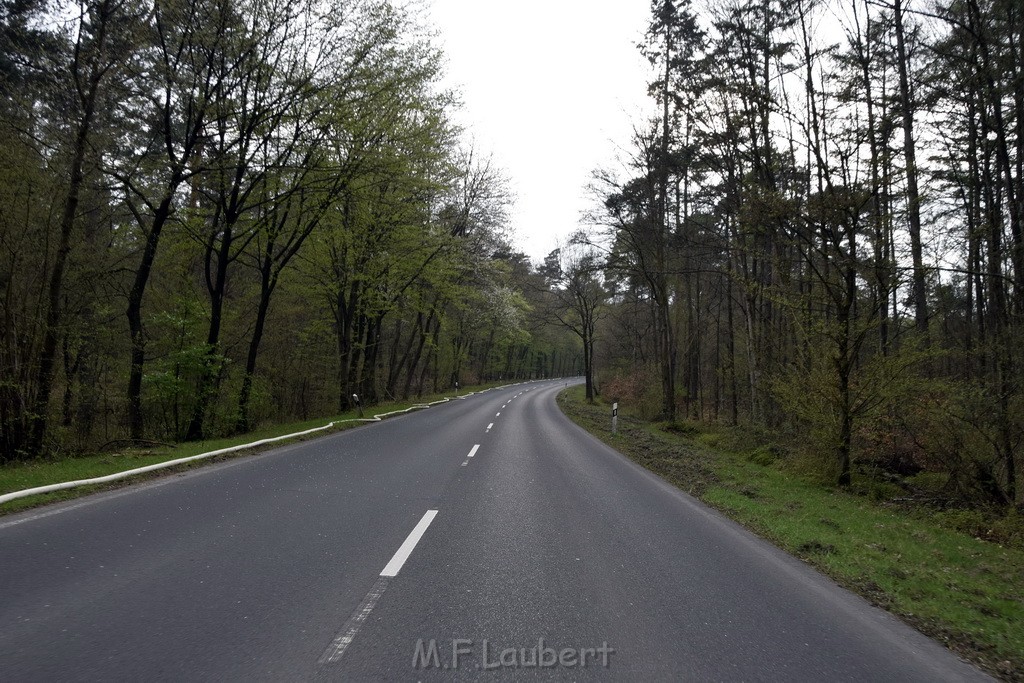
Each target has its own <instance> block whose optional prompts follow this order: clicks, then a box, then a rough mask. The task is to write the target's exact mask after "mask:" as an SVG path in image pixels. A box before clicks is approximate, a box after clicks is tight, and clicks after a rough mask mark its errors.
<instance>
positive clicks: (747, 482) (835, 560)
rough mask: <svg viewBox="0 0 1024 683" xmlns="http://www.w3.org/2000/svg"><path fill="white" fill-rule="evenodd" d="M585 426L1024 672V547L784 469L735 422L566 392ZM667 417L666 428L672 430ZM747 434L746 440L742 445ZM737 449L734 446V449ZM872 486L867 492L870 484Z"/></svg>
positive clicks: (969, 648) (974, 654)
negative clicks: (633, 410)
mask: <svg viewBox="0 0 1024 683" xmlns="http://www.w3.org/2000/svg"><path fill="white" fill-rule="evenodd" d="M559 404H560V405H561V406H562V409H563V411H565V413H566V414H567V415H568V416H569V417H570V418H572V419H573V420H574V421H576V422H577V423H579V424H580V425H581V426H582V427H584V428H585V429H587V430H588V431H590V432H591V433H593V434H594V435H595V436H597V437H599V438H601V439H602V440H604V441H605V442H607V443H609V444H610V445H612V446H613V447H615V448H617V449H618V450H620V451H621V452H623V453H624V454H625V455H627V456H629V457H630V458H632V459H634V460H636V461H637V462H638V463H640V464H641V465H643V466H644V467H647V468H648V469H650V470H651V471H653V472H655V473H656V474H658V475H660V476H662V477H664V478H665V479H667V480H668V481H670V482H671V483H673V484H674V485H676V486H678V487H679V488H681V489H683V490H685V491H689V492H690V493H692V494H693V495H695V496H697V497H698V498H700V499H701V500H703V501H704V502H705V503H707V504H709V505H711V506H713V507H715V508H717V509H719V510H721V511H722V512H723V513H725V514H726V515H728V516H729V517H731V518H733V519H735V520H736V521H738V522H740V523H741V524H743V525H744V526H746V527H748V528H749V529H751V530H752V531H754V532H756V533H757V534H759V535H761V536H763V537H764V538H767V539H768V540H770V541H772V542H773V543H775V544H776V545H778V546H779V547H780V548H782V549H784V550H786V551H788V552H790V553H792V554H794V555H796V556H798V557H800V558H801V559H803V560H805V561H806V562H808V563H809V564H811V565H813V566H815V567H817V568H818V569H820V570H821V571H822V572H824V573H826V574H828V575H829V576H831V577H832V578H833V579H835V580H836V581H837V582H838V583H840V584H842V585H844V586H846V587H847V588H849V589H851V590H853V591H855V592H857V593H859V594H861V595H862V596H864V597H865V598H867V599H868V600H870V601H871V602H873V603H874V604H876V605H878V606H880V607H883V608H885V609H887V610H889V611H890V612H892V613H893V614H896V615H897V616H899V617H901V618H902V619H903V620H904V621H906V622H908V623H910V624H912V625H913V626H915V627H916V628H918V629H919V630H921V631H922V632H924V633H926V634H928V635H930V636H932V637H934V638H936V639H937V640H939V641H941V642H943V643H944V644H946V645H947V646H948V647H949V648H950V649H951V650H953V651H955V652H957V653H958V654H960V655H961V656H963V657H965V658H967V659H970V660H971V661H974V662H975V663H977V664H978V665H979V666H981V667H983V668H984V669H986V670H987V671H988V672H989V673H992V674H993V675H996V676H998V677H1000V678H1002V679H1004V680H1012V681H1022V680H1024V548H1021V547H1020V546H1019V545H1016V544H1015V545H1014V546H1013V547H1006V546H1002V545H999V544H997V543H993V542H989V541H986V540H982V539H980V538H978V537H977V536H974V535H970V534H968V533H964V532H962V531H958V530H956V529H953V528H949V526H947V525H943V524H942V521H943V519H942V516H932V515H929V514H926V513H924V512H922V511H915V510H904V509H902V508H899V507H895V506H892V505H887V504H886V503H885V501H884V500H876V498H878V496H872V495H857V494H856V493H854V492H848V491H844V490H839V489H836V488H834V487H830V486H827V485H825V484H823V483H821V482H820V481H816V480H815V479H814V478H813V477H807V476H802V475H800V474H799V473H797V472H794V471H792V470H791V469H789V468H787V466H786V463H785V460H784V459H780V458H779V457H778V456H777V454H776V453H775V451H776V449H773V448H771V447H769V446H766V445H762V446H760V447H754V448H751V447H750V442H749V437H750V435H749V434H748V435H746V439H737V438H736V437H735V435H734V434H730V433H728V431H727V430H721V429H717V430H716V429H714V428H708V427H703V426H701V425H693V424H687V425H682V426H680V425H664V424H662V425H652V424H647V423H644V422H642V421H641V420H639V419H637V418H635V417H633V416H630V415H628V414H626V415H624V414H623V410H621V409H620V412H619V416H620V417H619V427H620V430H619V434H618V435H616V436H612V435H611V433H610V425H609V418H608V414H609V410H608V408H607V406H604V405H595V406H590V405H588V404H587V403H586V402H585V400H584V398H583V393H582V390H581V389H578V388H573V389H569V390H568V391H565V392H562V394H561V395H560V396H559ZM666 427H669V429H666ZM745 440H746V443H745V444H744V445H743V447H739V444H742V443H743V442H744V441H745ZM732 448H736V450H731V449H732ZM866 490H867V491H871V488H870V487H867V489H866Z"/></svg>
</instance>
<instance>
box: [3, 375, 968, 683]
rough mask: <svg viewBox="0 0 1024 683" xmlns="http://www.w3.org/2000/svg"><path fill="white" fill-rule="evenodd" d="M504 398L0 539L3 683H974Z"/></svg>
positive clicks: (943, 654)
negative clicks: (479, 682)
mask: <svg viewBox="0 0 1024 683" xmlns="http://www.w3.org/2000/svg"><path fill="white" fill-rule="evenodd" d="M564 384H565V382H563V381H557V382H539V383H529V384H519V385H515V386H510V387H507V388H502V389H498V390H492V391H488V392H485V393H483V394H479V395H476V396H471V397H469V398H467V399H465V400H459V401H453V402H451V403H447V404H443V405H440V406H437V407H434V408H431V409H429V410H424V411H420V412H415V413H411V414H409V415H406V416H402V417H398V418H393V419H389V420H386V421H385V422H383V423H379V424H371V425H367V426H365V427H360V428H357V429H352V430H349V431H345V432H341V433H338V434H336V435H333V436H328V437H324V438H320V439H316V440H313V441H307V442H304V443H299V444H294V445H290V446H286V447H283V448H277V449H274V450H272V451H268V452H265V453H262V454H258V455H255V456H250V457H244V458H239V459H235V460H231V461H228V462H226V463H222V464H219V465H215V466H211V467H207V468H203V469H199V470H195V471H192V472H189V473H186V474H181V475H173V476H170V477H167V478H164V479H160V480H157V481H155V482H151V483H146V484H140V485H135V486H132V487H129V488H126V489H121V490H118V491H114V492H110V493H105V494H99V495H94V496H90V497H87V498H83V499H79V500H76V501H72V502H69V503H65V504H62V505H58V506H53V507H50V508H42V509H37V510H33V511H29V512H27V513H23V514H19V515H12V516H7V517H2V518H0V679H2V680H4V681H55V680H61V681H109V680H136V681H140V680H146V681H153V680H187V681H223V680H246V681H251V680H274V681H277V680H286V681H290V680H339V681H360V680H475V679H479V678H484V679H507V678H524V677H525V678H535V677H536V678H541V679H565V680H582V679H591V678H598V679H601V678H603V679H607V680H644V681H655V680H699V681H704V680H719V681H733V680H778V681H794V680H818V681H822V680H828V681H834V680H861V681H863V680H871V681H883V680H888V681H941V680H972V679H976V680H981V679H983V678H984V676H983V675H982V674H981V673H980V672H979V671H978V670H976V669H974V668H973V667H971V666H969V665H967V664H964V663H962V662H961V661H960V660H958V659H957V658H956V657H955V656H954V655H952V654H951V653H949V652H948V651H946V650H945V649H943V648H942V647H940V646H939V645H937V644H936V643H934V642H933V641H931V640H929V639H927V638H925V637H924V636H921V635H920V634H918V633H917V632H916V631H913V630H912V629H910V628H908V627H906V626H905V625H903V624H902V623H900V622H899V621H897V620H896V619H894V618H892V617H891V616H889V615H887V614H885V613H884V612H882V611H880V610H877V609H875V608H872V607H871V606H869V605H868V604H867V603H865V602H864V601H863V600H861V599H860V598H858V597H856V596H854V595H852V594H850V593H848V592H846V591H844V590H842V589H841V588H839V587H837V586H836V585H835V584H834V583H832V582H831V581H829V580H828V579H826V578H824V577H823V576H821V575H820V574H818V573H816V572H815V571H813V570H811V569H809V568H808V567H807V566H806V565H804V564H803V563H801V562H799V561H798V560H796V559H794V558H792V557H790V556H789V555H786V554H785V553H783V552H781V551H779V550H777V549H776V548H774V547H772V546H771V545H769V544H768V543H765V542H764V541H761V540H759V539H758V538H756V537H754V536H752V535H751V534H749V533H748V532H746V531H744V530H743V529H742V528H740V527H739V526H737V525H736V524H734V523H732V522H730V521H728V520H726V519H724V518H723V517H722V516H721V515H719V514H718V513H716V512H714V511H711V510H709V509H708V508H706V507H704V506H703V505H701V504H700V503H698V502H696V501H695V500H694V499H693V498H691V497H689V496H687V495H685V494H683V493H681V492H680V491H679V490H677V489H675V488H674V487H671V486H669V485H668V484H666V483H665V482H664V481H662V480H661V479H659V478H657V477H655V476H654V475H652V474H650V473H648V472H647V471H645V470H643V469H642V468H640V467H638V466H636V465H635V464H633V463H632V462H631V461H629V460H627V459H626V458H624V457H623V456H621V455H619V454H618V453H616V452H615V451H613V450H611V449H609V448H608V447H606V446H604V445H602V444H601V443H599V442H597V441H596V440H594V439H593V438H591V437H590V436H589V435H588V434H586V433H585V432H583V431H582V430H581V429H579V428H577V427H576V426H575V425H574V424H572V423H571V422H570V421H569V420H567V419H566V418H565V417H564V416H563V415H562V414H561V413H560V412H559V410H558V408H557V407H556V405H555V395H556V394H557V392H558V391H559V390H561V389H562V388H563V385H564Z"/></svg>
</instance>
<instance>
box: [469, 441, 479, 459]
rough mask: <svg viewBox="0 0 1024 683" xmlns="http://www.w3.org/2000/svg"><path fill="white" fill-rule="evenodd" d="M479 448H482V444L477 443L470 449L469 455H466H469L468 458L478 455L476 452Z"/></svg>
mask: <svg viewBox="0 0 1024 683" xmlns="http://www.w3.org/2000/svg"><path fill="white" fill-rule="evenodd" d="M478 450H480V444H475V445H474V446H473V448H471V449H470V451H469V455H467V456H466V457H467V458H472V457H473V456H474V455H476V452H477V451H478Z"/></svg>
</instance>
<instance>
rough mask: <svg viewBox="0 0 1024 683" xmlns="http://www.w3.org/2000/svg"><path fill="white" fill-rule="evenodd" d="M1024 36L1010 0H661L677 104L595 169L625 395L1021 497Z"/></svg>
mask: <svg viewBox="0 0 1024 683" xmlns="http://www.w3.org/2000/svg"><path fill="white" fill-rule="evenodd" d="M1022 40H1024V6H1022V5H1021V4H1020V3H1019V2H1016V1H1014V0H991V1H989V0H952V1H949V0H938V1H935V2H931V1H927V0H918V1H915V2H914V3H909V2H908V1H907V0H833V1H831V2H819V1H817V0H792V1H786V2H782V1H780V0H753V1H748V0H709V2H708V3H707V4H702V5H701V6H700V7H697V6H694V5H691V4H690V3H689V2H687V1H686V0H679V1H677V2H673V0H655V1H654V2H653V3H652V5H651V21H650V25H649V29H648V32H647V34H646V37H645V40H644V42H643V44H642V45H641V46H640V49H641V50H642V51H643V53H644V55H645V56H647V57H648V59H649V61H650V63H651V66H652V70H653V73H654V75H653V77H652V79H651V82H650V84H649V86H650V87H649V94H650V96H651V98H653V101H654V102H655V103H656V105H657V108H658V114H657V115H656V116H654V117H653V118H652V119H651V120H649V121H647V122H645V124H644V125H638V126H637V127H636V131H635V136H634V140H633V143H632V144H631V145H630V146H628V147H627V148H626V149H624V150H623V153H622V158H621V159H620V161H619V163H618V164H615V165H609V170H601V171H598V172H597V173H596V174H595V179H594V187H593V189H594V192H595V196H596V197H597V198H598V199H600V201H599V202H595V210H594V216H593V221H594V222H595V223H596V224H598V225H600V226H602V227H601V228H600V229H598V230H597V231H596V234H595V235H594V236H592V237H591V238H590V240H589V241H590V242H591V243H592V245H593V246H592V247H591V248H590V249H591V253H593V254H594V255H595V256H599V257H600V258H601V259H603V261H604V262H605V263H606V266H607V267H606V271H605V272H606V275H607V277H606V279H605V281H604V282H605V283H606V285H607V287H608V289H609V292H610V299H608V305H607V307H606V308H604V309H601V310H599V315H600V316H603V321H602V323H601V325H600V326H599V327H598V328H597V329H598V334H599V335H601V336H603V337H604V341H603V342H602V343H599V344H598V349H599V353H598V367H604V368H605V369H606V372H607V373H608V377H607V379H606V380H605V381H604V390H605V391H606V393H612V394H614V395H616V396H617V397H622V398H626V397H628V399H629V400H631V401H634V402H636V401H639V402H641V403H642V404H643V405H644V407H645V410H646V412H647V414H648V415H649V416H650V417H651V418H652V419H662V420H668V421H673V420H677V419H681V420H686V419H690V420H717V421H724V422H727V423H730V424H747V425H757V426H761V427H764V428H766V429H768V430H775V431H776V432H778V433H781V434H787V435H789V443H790V444H794V445H795V449H794V450H796V451H798V452H802V453H803V455H804V456H806V457H808V458H811V459H816V460H817V462H818V465H819V466H820V467H821V468H823V470H824V471H825V472H827V473H828V476H829V477H830V478H831V480H832V481H833V482H835V483H836V484H838V485H840V486H844V485H849V483H850V481H851V477H853V476H854V474H855V473H856V472H858V471H860V472H864V471H868V470H870V471H871V472H875V473H880V474H883V475H892V476H898V477H906V476H923V477H931V478H932V479H933V480H935V479H938V480H939V481H940V482H941V483H942V487H943V488H944V490H945V491H946V492H947V493H948V494H950V495H952V496H956V497H960V498H961V499H967V500H971V501H975V502H983V503H985V504H989V505H995V506H1000V507H1002V506H1011V507H1012V506H1014V505H1018V506H1019V505H1020V503H1021V492H1020V485H1019V482H1018V478H1019V477H1018V469H1019V468H1018V465H1019V464H1020V455H1019V451H1020V446H1021V437H1022V427H1024V402H1022V393H1021V379H1022V364H1024V357H1022V354H1021V350H1022V343H1021V342H1022V341H1024V338H1022V335H1021V331H1022V330H1021V322H1022V313H1024V235H1022V233H1021V221H1022V213H1024V203H1022V202H1024V175H1022V170H1024V63H1022V53H1021V51H1022V49H1024V47H1022ZM601 349H606V351H601ZM637 367H641V368H643V369H644V373H637V372H636V368H637Z"/></svg>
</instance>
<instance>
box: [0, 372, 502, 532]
mask: <svg viewBox="0 0 1024 683" xmlns="http://www.w3.org/2000/svg"><path fill="white" fill-rule="evenodd" d="M502 384H505V383H504V382H494V383H491V384H484V385H480V386H476V387H464V388H462V389H461V390H460V392H459V393H460V394H461V395H465V394H467V393H469V392H473V391H481V390H483V389H487V388H491V387H496V386H501V385H502ZM452 395H453V394H452V393H446V394H438V395H434V396H424V397H422V398H419V399H415V400H409V401H402V402H391V403H382V404H379V405H376V406H372V407H367V408H365V409H364V412H365V415H366V417H371V416H372V415H374V414H381V413H386V412H390V411H393V410H402V409H404V408H408V407H410V406H413V405H416V404H418V403H429V402H430V401H436V400H440V399H441V398H444V397H446V396H447V397H451V396H452ZM356 417H358V415H357V414H356V412H355V411H352V412H348V413H343V414H341V415H335V416H333V417H322V418H316V419H312V420H305V421H303V422H292V423H287V424H278V425H272V426H267V427H263V428H261V429H258V430H256V431H254V432H250V433H248V434H242V435H238V436H232V437H227V438H222V439H211V440H209V441H195V442H190V443H183V444H177V445H173V446H166V447H153V448H143V449H138V448H134V449H127V450H121V451H116V452H111V453H97V454H88V455H82V456H76V457H70V458H63V459H54V460H42V459H40V460H32V461H28V462H19V463H11V464H8V465H4V466H3V467H0V494H3V493H10V492H12V491H21V490H23V489H29V488H34V487H37V486H46V485H48V484H56V483H60V482H65V481H75V480H79V479H92V478H95V477H102V476H106V475H108V474H114V473H116V472H123V471H125V470H130V469H135V468H137V467H145V466H146V465H153V464H156V463H160V462H166V461H168V460H176V459H178V458H187V457H189V456H192V455H199V454H200V453H206V452H208V451H214V450H218V449H221V448H227V447H229V446H237V445H240V444H245V443H250V442H252V441H259V440H260V439H267V438H272V437H275V436H283V435H285V434H291V433H294V432H301V431H305V430H307V429H312V428H313V427H322V426H323V425H326V424H328V423H329V422H332V421H338V420H346V419H352V418H356ZM360 424H363V423H360V422H347V423H343V424H340V425H336V426H335V427H334V429H333V430H331V431H322V432H317V433H314V434H311V435H309V436H308V437H300V438H316V437H319V436H324V435H325V434H328V433H332V432H334V431H340V430H343V429H350V428H352V427H356V426H359V425H360ZM288 441H291V440H285V441H279V442H276V443H273V444H266V445H264V446H262V447H257V448H255V449H245V450H242V451H236V452H234V453H229V454H225V455H221V456H214V457H212V458H208V459H203V460H199V461H196V462H192V463H186V464H183V465H178V466H174V467H169V468H167V469H164V470H158V471H156V472H151V473H145V474H141V475H138V476H135V477H130V478H127V479H121V480H119V481H116V482H110V483H107V484H97V485H91V486H80V487H77V488H73V489H65V490H63V491H54V492H52V493H44V494H40V495H35V496H28V497H25V498H18V499H16V500H12V501H8V502H6V503H3V504H0V515H3V514H9V513H12V512H17V511H19V510H25V509H27V508H31V507H37V506H39V505H46V504H48V503H53V502H57V501H61V500H69V499H72V498H78V497H80V496H83V495H87V494H89V493H94V492H96V491H99V490H104V489H110V488H118V487H122V486H127V485H129V484H132V483H136V482H138V481H141V480H144V479H151V478H155V477H160V476H167V475H168V474H173V473H175V472H181V471H183V470H187V469H191V468H194V467H202V466H204V465H208V464H210V463H213V462H220V461H222V460H225V459H228V458H233V457H238V456H241V455H251V454H252V453H254V452H258V451H259V450H265V449H268V448H274V447H276V446H279V445H282V444H283V443H287V442H288Z"/></svg>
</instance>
